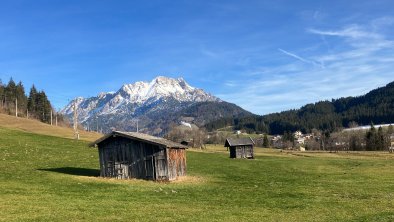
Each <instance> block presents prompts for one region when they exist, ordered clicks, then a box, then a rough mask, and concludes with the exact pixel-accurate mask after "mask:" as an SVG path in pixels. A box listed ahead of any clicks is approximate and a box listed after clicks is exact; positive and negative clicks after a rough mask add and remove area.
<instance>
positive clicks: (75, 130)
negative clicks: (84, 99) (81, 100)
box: [74, 100, 79, 140]
mask: <svg viewBox="0 0 394 222" xmlns="http://www.w3.org/2000/svg"><path fill="white" fill-rule="evenodd" d="M74 139H77V140H79V132H78V112H77V100H75V101H74Z"/></svg>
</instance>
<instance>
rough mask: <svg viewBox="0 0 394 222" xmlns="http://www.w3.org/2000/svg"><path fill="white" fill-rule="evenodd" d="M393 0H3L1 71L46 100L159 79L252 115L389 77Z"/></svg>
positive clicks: (59, 103)
mask: <svg viewBox="0 0 394 222" xmlns="http://www.w3.org/2000/svg"><path fill="white" fill-rule="evenodd" d="M393 12H394V3H393V2H392V1H384V0H381V1H380V0H377V1H360V0H357V1H352V0H349V1H332V0H330V1H291V0H287V1H284V0H282V1H281V0H275V1H264V0H258V1H230V0H225V1H202V0H201V1H191V0H184V1H178V0H171V1H155V0H150V1H115V0H114V1H109V0H107V1H102V0H92V1H87V0H74V1H73V0H67V1H60V0H58V1H42V0H35V1H18V0H12V1H2V0H0V78H1V80H2V81H3V83H7V82H8V80H9V79H10V77H13V78H14V80H16V81H19V80H21V81H22V82H23V83H24V85H25V87H26V90H27V91H29V89H30V87H31V85H32V84H33V83H34V84H35V85H36V87H37V88H38V89H43V90H45V91H46V92H47V95H48V97H49V99H50V100H51V101H52V103H53V105H54V106H55V107H56V108H62V107H63V106H64V105H65V104H66V103H68V101H69V100H71V99H72V98H74V97H77V96H83V97H89V96H95V95H97V94H98V93H99V92H106V91H116V90H118V89H119V88H120V87H121V85H122V84H124V83H133V82H135V81H141V80H143V81H150V80H151V79H153V78H154V77H156V76H158V75H163V76H169V77H183V78H184V79H185V80H186V81H187V82H189V84H191V85H192V86H195V87H198V88H203V89H205V90H206V91H208V92H210V93H212V94H213V95H216V96H218V97H220V98H221V99H223V100H226V101H228V102H232V103H235V104H237V105H240V106H241V107H243V108H245V109H247V110H249V111H252V112H254V113H257V114H267V113H271V112H278V111H283V110H287V109H291V108H299V107H300V106H302V105H304V104H306V103H311V102H316V101H319V100H325V99H331V98H339V97H343V96H356V95H362V94H365V93H366V92H368V91H369V90H371V89H374V88H376V87H380V86H384V85H385V84H387V83H389V82H391V81H393V80H394V14H393Z"/></svg>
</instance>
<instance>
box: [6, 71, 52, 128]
mask: <svg viewBox="0 0 394 222" xmlns="http://www.w3.org/2000/svg"><path fill="white" fill-rule="evenodd" d="M51 110H53V108H52V105H51V103H50V101H49V100H48V98H47V96H46V94H45V92H44V91H37V89H36V87H35V86H34V85H33V86H32V87H31V89H30V93H29V96H27V95H26V93H25V87H24V86H23V84H22V82H19V83H18V84H16V83H15V82H14V80H13V79H12V78H11V79H10V80H9V82H8V84H3V82H2V81H1V80H0V112H1V113H6V114H9V115H16V112H17V115H18V117H29V118H34V119H38V120H40V121H42V122H47V123H49V122H50V119H51V116H50V115H51Z"/></svg>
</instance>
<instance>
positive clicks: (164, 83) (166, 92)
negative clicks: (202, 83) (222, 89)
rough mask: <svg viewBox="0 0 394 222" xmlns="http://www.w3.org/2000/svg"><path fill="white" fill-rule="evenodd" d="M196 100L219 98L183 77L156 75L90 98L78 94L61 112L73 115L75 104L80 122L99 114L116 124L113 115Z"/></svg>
mask: <svg viewBox="0 0 394 222" xmlns="http://www.w3.org/2000/svg"><path fill="white" fill-rule="evenodd" d="M196 102H221V100H220V99H219V98H217V97H215V96H212V95H211V94H209V93H206V92H204V90H202V89H198V88H195V87H192V86H190V85H189V84H188V83H187V82H186V81H185V80H184V79H183V78H177V79H174V78H168V77H164V76H158V77H156V78H155V79H153V80H152V81H150V82H141V81H140V82H135V83H132V84H124V85H123V86H122V87H121V88H120V89H119V90H118V91H116V92H108V93H105V92H101V93H99V94H98V95H97V96H96V97H90V98H83V97H78V98H76V99H74V100H73V101H71V102H70V103H69V104H68V105H67V106H66V107H64V109H63V110H62V111H61V112H62V113H63V114H64V115H66V116H67V117H69V118H70V119H72V118H73V112H74V108H73V107H74V104H75V105H76V106H77V112H78V120H79V122H80V123H81V124H83V125H86V124H89V122H91V123H92V122H93V121H98V120H97V119H98V118H100V119H101V120H102V121H103V122H113V123H114V124H115V123H116V121H117V120H114V119H123V120H124V119H133V118H138V117H139V116H144V115H146V114H148V113H152V112H158V111H160V110H165V111H170V112H171V111H176V110H179V109H180V108H182V107H177V106H180V104H186V103H187V104H192V103H196ZM85 123H86V124H85ZM96 124H97V123H96Z"/></svg>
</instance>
